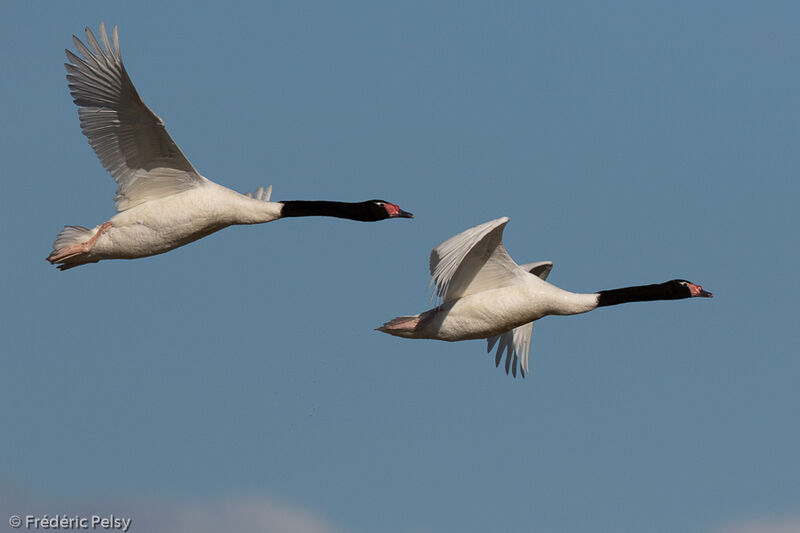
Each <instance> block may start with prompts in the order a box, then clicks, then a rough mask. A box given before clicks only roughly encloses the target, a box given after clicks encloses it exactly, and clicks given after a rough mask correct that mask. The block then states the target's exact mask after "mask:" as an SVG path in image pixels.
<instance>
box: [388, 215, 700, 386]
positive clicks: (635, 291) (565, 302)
mask: <svg viewBox="0 0 800 533" xmlns="http://www.w3.org/2000/svg"><path fill="white" fill-rule="evenodd" d="M507 223H508V218H506V217H503V218H498V219H496V220H492V221H489V222H486V223H484V224H481V225H479V226H475V227H474V228H470V229H468V230H466V231H464V232H462V233H460V234H458V235H456V236H455V237H452V238H450V239H448V240H446V241H445V242H443V243H442V244H440V245H439V246H437V247H436V248H435V249H434V250H433V252H431V262H430V268H431V275H432V280H431V283H432V284H434V285H435V286H436V294H437V296H439V297H440V298H441V299H442V303H441V304H440V305H439V306H437V307H435V308H433V309H430V310H428V311H425V312H423V313H420V314H417V315H410V316H401V317H397V318H395V319H393V320H391V321H389V322H387V323H385V324H384V325H383V326H382V327H380V328H378V330H379V331H383V332H384V333H389V334H390V335H395V336H397V337H405V338H414V339H436V340H443V341H460V340H470V339H484V338H485V339H487V340H488V351H491V350H492V349H493V347H494V346H495V345H496V344H497V345H498V348H497V356H496V358H495V363H496V364H498V365H499V363H500V361H501V359H502V357H503V355H504V353H506V354H507V356H506V365H505V366H506V372H507V373H508V372H509V370H510V371H511V372H512V373H513V374H514V376H516V372H517V364H518V363H519V367H520V370H521V372H522V375H523V376H524V375H525V373H526V372H527V371H528V369H529V365H528V357H529V351H530V341H531V335H532V331H533V322H534V321H535V320H538V319H540V318H542V317H544V316H547V315H575V314H579V313H585V312H587V311H591V310H592V309H595V308H597V307H600V306H603V305H614V304H618V303H624V302H631V301H646V300H657V299H678V298H688V297H692V296H711V293H709V292H706V291H704V290H703V289H702V287H701V286H699V285H695V284H694V283H691V282H688V281H685V280H672V281H669V282H666V283H663V284H658V285H646V286H640V287H627V288H623V289H614V290H610V291H600V292H598V293H592V294H580V293H574V292H569V291H565V290H563V289H560V288H558V287H556V286H555V285H552V284H550V283H548V282H547V281H545V279H546V278H547V275H548V274H549V273H550V270H551V269H552V266H553V264H552V262H550V261H540V262H537V263H530V264H526V265H522V266H520V265H517V264H516V263H515V262H514V260H513V259H511V257H510V256H509V255H508V253H507V252H506V250H505V247H504V246H503V241H502V239H503V229H504V228H505V225H506V224H507Z"/></svg>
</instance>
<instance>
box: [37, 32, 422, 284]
mask: <svg viewBox="0 0 800 533" xmlns="http://www.w3.org/2000/svg"><path fill="white" fill-rule="evenodd" d="M99 37H100V41H99V42H98V40H97V39H96V38H95V36H94V34H93V33H92V32H91V30H90V29H89V28H86V42H87V43H88V45H89V47H91V50H90V49H89V47H87V46H86V45H84V44H83V43H82V42H81V40H80V39H78V38H77V37H75V36H73V37H72V40H73V42H74V43H75V48H76V49H77V50H78V52H79V53H80V54H81V56H82V58H81V57H78V56H77V55H75V54H73V53H72V52H70V51H69V50H66V53H67V59H68V60H69V63H65V64H64V66H65V67H66V68H67V81H68V82H69V90H70V94H71V95H72V97H73V99H74V102H75V104H76V105H77V106H78V116H79V118H80V123H81V130H82V131H83V133H84V135H86V137H87V138H88V139H89V144H91V146H92V148H93V149H94V152H95V154H96V155H97V157H98V159H100V162H101V163H102V164H103V166H104V167H105V169H106V170H108V172H109V173H110V174H111V175H112V176H113V178H114V180H115V181H116V182H117V184H118V185H119V187H118V188H117V192H116V196H115V197H114V201H115V203H116V208H117V211H118V214H117V215H115V216H113V217H112V218H111V219H109V220H108V221H106V222H104V223H102V224H100V225H98V226H95V227H94V228H91V229H89V228H85V227H83V226H66V227H65V228H64V229H63V230H62V231H61V233H59V234H58V236H57V237H56V240H55V243H54V244H53V251H52V253H51V254H50V255H49V256H48V257H47V260H48V261H50V263H52V264H54V265H58V268H59V269H60V270H66V269H68V268H73V267H76V266H79V265H83V264H86V263H96V262H97V261H100V260H103V259H134V258H138V257H147V256H151V255H156V254H161V253H164V252H167V251H169V250H172V249H174V248H177V247H179V246H183V245H184V244H188V243H190V242H192V241H196V240H197V239H200V238H202V237H205V236H206V235H210V234H211V233H214V232H215V231H219V230H221V229H222V228H225V227H227V226H231V225H234V224H260V223H263V222H271V221H273V220H277V219H279V218H286V217H307V216H327V217H338V218H347V219H350V220H358V221H362V222H373V221H377V220H383V219H387V218H413V217H414V215H412V214H411V213H408V212H406V211H403V210H402V209H400V207H398V206H397V205H395V204H392V203H390V202H386V201H384V200H369V201H366V202H330V201H284V202H270V201H269V199H270V196H271V192H272V186H269V187H268V188H266V189H265V188H263V187H259V188H258V189H257V190H256V191H255V192H254V193H248V194H246V195H245V194H240V193H238V192H236V191H233V190H231V189H228V188H227V187H223V186H222V185H218V184H216V183H214V182H213V181H211V180H209V179H207V178H205V177H204V176H202V175H200V173H199V172H197V170H196V169H195V168H194V166H192V164H191V163H190V162H189V160H188V159H187V158H186V156H184V155H183V152H181V150H180V148H178V146H177V145H176V144H175V142H174V141H173V140H172V138H171V137H170V136H169V134H168V133H167V130H166V129H165V128H164V121H163V120H161V118H159V117H158V116H157V115H156V114H155V113H153V112H152V111H151V110H150V108H148V107H147V105H145V103H144V102H143V101H142V99H141V97H140V96H139V94H138V93H137V92H136V88H135V87H134V86H133V83H132V82H131V79H130V78H129V77H128V73H127V72H126V70H125V67H124V66H123V64H122V57H121V55H120V51H119V36H118V33H117V27H116V26H114V29H113V32H112V35H111V42H109V38H108V34H107V33H106V28H105V25H104V24H103V23H102V22H101V23H100V32H99ZM112 42H113V47H112V44H111V43H112ZM100 43H102V45H103V46H101V45H100Z"/></svg>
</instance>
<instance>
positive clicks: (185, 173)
mask: <svg viewBox="0 0 800 533" xmlns="http://www.w3.org/2000/svg"><path fill="white" fill-rule="evenodd" d="M99 36H100V40H99V41H98V39H97V38H95V36H94V34H93V33H92V31H91V30H90V29H89V28H86V42H87V43H88V46H86V45H85V44H83V43H82V42H81V40H80V39H78V38H77V37H75V36H73V38H72V40H73V42H74V43H75V49H76V50H77V51H78V52H79V53H80V56H81V57H79V56H78V55H76V54H74V53H72V52H70V51H69V50H67V51H66V53H67V59H68V60H69V63H65V65H64V66H65V67H66V69H67V82H68V84H69V90H70V94H71V95H72V98H73V100H74V102H75V104H76V105H77V106H78V107H79V109H78V117H79V118H80V123H81V130H82V131H83V133H84V135H86V138H87V139H88V140H89V144H90V145H91V146H92V148H93V149H94V152H95V154H96V155H97V158H98V159H100V162H101V163H102V164H103V167H105V169H106V170H108V172H109V173H110V174H111V176H112V177H113V178H114V180H115V181H116V182H117V184H118V185H119V187H118V188H117V193H116V196H115V197H114V201H115V202H116V206H117V210H119V211H124V210H125V209H129V208H131V207H134V206H135V205H138V204H140V203H143V202H146V201H148V200H153V199H156V198H161V197H164V196H169V195H171V194H176V193H178V192H181V191H185V190H187V189H190V188H192V187H196V186H198V185H201V184H202V183H204V182H205V181H206V179H205V178H203V177H202V176H201V175H200V174H199V173H198V172H197V170H195V168H194V167H193V166H192V164H191V163H190V162H189V160H188V159H186V156H185V155H183V152H181V150H180V148H178V145H177V144H175V142H174V141H173V140H172V138H171V137H170V136H169V134H168V133H167V130H166V128H165V127H164V121H162V120H161V119H160V118H159V117H158V116H157V115H156V114H155V113H153V112H152V111H151V110H150V108H148V107H147V105H145V103H144V102H143V101H142V99H141V97H140V96H139V93H137V92H136V88H135V87H134V86H133V83H132V82H131V80H130V78H129V77H128V73H127V72H126V71H125V67H124V66H123V64H122V56H121V55H120V51H119V34H118V32H117V27H116V26H114V30H113V32H112V36H111V40H109V38H108V34H107V33H106V28H105V24H103V23H102V22H101V23H100V31H99Z"/></svg>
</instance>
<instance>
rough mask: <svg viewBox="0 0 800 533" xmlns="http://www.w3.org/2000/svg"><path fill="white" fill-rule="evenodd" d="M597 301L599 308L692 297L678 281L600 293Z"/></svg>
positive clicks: (686, 288)
mask: <svg viewBox="0 0 800 533" xmlns="http://www.w3.org/2000/svg"><path fill="white" fill-rule="evenodd" d="M598 294H599V295H600V296H599V298H598V300H597V307H603V306H606V305H617V304H624V303H628V302H650V301H653V300H680V299H682V298H690V297H691V296H692V293H691V291H689V289H688V287H686V286H685V285H683V284H681V283H680V282H679V281H678V280H672V281H667V282H666V283H654V284H652V285H638V286H636V287H623V288H621V289H611V290H607V291H600V292H599V293H598Z"/></svg>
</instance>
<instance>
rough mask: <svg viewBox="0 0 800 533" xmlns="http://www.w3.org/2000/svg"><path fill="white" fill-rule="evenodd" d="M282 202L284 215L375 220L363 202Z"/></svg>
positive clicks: (282, 214)
mask: <svg viewBox="0 0 800 533" xmlns="http://www.w3.org/2000/svg"><path fill="white" fill-rule="evenodd" d="M281 203H282V204H283V208H282V209H281V216H282V217H338V218H348V219H350V220H360V221H371V220H374V217H371V216H370V212H369V210H368V209H366V206H365V205H364V203H363V202H360V203H354V202H328V201H324V200H321V201H306V200H289V201H287V202H281Z"/></svg>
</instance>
